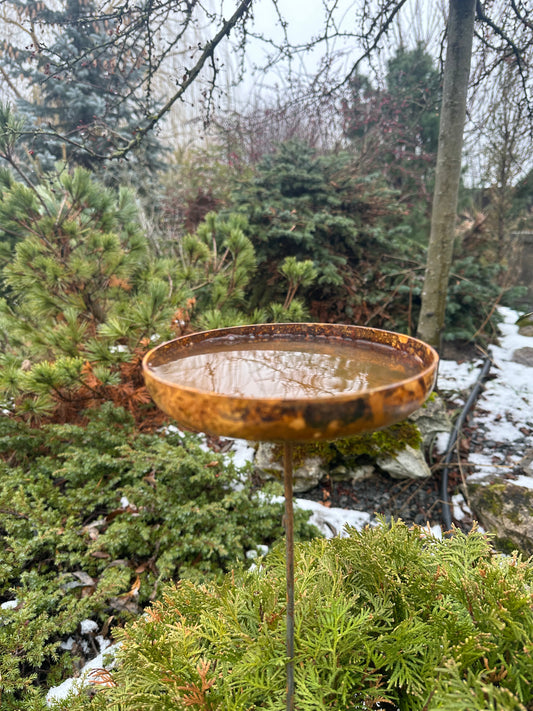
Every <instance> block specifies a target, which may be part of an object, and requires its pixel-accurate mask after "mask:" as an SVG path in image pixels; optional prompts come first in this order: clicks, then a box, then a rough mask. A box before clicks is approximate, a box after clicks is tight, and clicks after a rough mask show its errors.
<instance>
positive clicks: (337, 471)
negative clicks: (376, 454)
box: [329, 464, 376, 484]
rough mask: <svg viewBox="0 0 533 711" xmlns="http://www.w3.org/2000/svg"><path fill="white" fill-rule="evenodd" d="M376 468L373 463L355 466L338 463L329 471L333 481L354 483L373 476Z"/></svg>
mask: <svg viewBox="0 0 533 711" xmlns="http://www.w3.org/2000/svg"><path fill="white" fill-rule="evenodd" d="M375 471H376V468H375V467H374V465H373V464H360V465H358V466H356V467H355V468H354V467H352V466H350V467H347V466H345V465H344V464H339V466H338V467H335V468H334V469H332V470H331V471H330V473H329V475H330V477H331V479H332V480H333V481H350V482H351V483H352V484H354V483H355V482H356V481H364V480H365V479H370V477H372V476H374V474H375Z"/></svg>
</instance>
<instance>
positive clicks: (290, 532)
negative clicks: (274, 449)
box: [283, 442, 294, 711]
mask: <svg viewBox="0 0 533 711" xmlns="http://www.w3.org/2000/svg"><path fill="white" fill-rule="evenodd" d="M283 474H284V476H283V486H284V491H285V520H284V525H285V562H286V580H287V615H286V618H287V636H286V645H285V648H286V652H287V660H288V661H287V691H286V701H287V704H286V710H287V711H293V709H294V512H293V503H292V442H285V444H284V450H283Z"/></svg>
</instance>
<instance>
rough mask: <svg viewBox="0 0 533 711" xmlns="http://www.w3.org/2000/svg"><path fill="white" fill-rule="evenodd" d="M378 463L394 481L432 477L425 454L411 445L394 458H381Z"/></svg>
mask: <svg viewBox="0 0 533 711" xmlns="http://www.w3.org/2000/svg"><path fill="white" fill-rule="evenodd" d="M376 462H377V464H378V466H379V467H380V468H381V469H383V471H385V472H387V474H389V476H391V477H392V478H393V479H425V478H427V477H429V476H431V469H430V468H429V466H428V464H427V462H426V457H425V455H424V452H423V451H422V450H421V449H414V448H413V447H411V446H410V445H409V444H408V445H406V447H405V449H402V450H401V451H400V452H398V453H397V454H395V455H394V456H387V457H379V458H378V459H377V460H376Z"/></svg>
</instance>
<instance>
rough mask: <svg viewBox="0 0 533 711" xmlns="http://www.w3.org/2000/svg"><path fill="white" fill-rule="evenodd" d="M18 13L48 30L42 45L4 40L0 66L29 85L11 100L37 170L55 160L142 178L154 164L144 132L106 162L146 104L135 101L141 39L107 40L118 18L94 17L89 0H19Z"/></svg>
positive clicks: (111, 175) (151, 142)
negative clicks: (116, 159) (127, 151)
mask: <svg viewBox="0 0 533 711" xmlns="http://www.w3.org/2000/svg"><path fill="white" fill-rule="evenodd" d="M16 5H17V7H18V11H19V13H20V14H21V15H22V16H23V17H24V20H25V22H26V23H28V22H29V23H31V26H34V25H37V24H40V25H41V26H44V27H45V28H47V29H48V30H50V32H51V33H52V38H51V40H50V42H49V43H48V44H47V45H46V46H45V45H43V44H37V45H35V41H37V38H36V37H35V35H34V37H35V40H34V43H33V44H32V45H30V46H26V47H17V46H15V45H14V44H11V45H6V46H4V51H3V53H2V54H1V60H0V61H1V62H2V65H3V68H4V70H5V71H6V72H8V73H9V74H10V75H11V76H13V77H14V78H20V77H21V76H22V77H23V78H24V79H25V80H26V82H27V85H28V87H29V89H28V90H27V91H26V98H22V99H20V100H19V102H18V108H19V112H20V113H21V114H22V115H23V116H24V117H25V118H26V125H25V135H26V139H27V140H26V145H27V150H28V153H29V154H30V155H31V156H32V157H33V159H34V160H35V161H36V162H37V164H38V166H39V167H40V169H41V170H42V171H43V172H46V171H49V170H51V169H53V168H54V164H55V163H56V161H61V160H64V161H66V162H68V164H69V165H78V166H81V167H84V168H88V169H90V170H92V171H95V170H99V171H103V176H107V178H108V181H111V180H117V179H121V180H124V179H125V178H126V177H127V179H128V180H129V181H131V182H133V183H137V184H139V183H141V178H142V181H143V182H144V181H145V180H146V171H148V172H149V173H150V172H154V171H155V170H156V169H157V168H158V167H160V162H159V156H160V153H161V148H162V147H161V144H160V143H159V141H158V140H157V139H156V138H155V137H154V135H153V134H152V133H150V134H148V135H147V136H146V138H145V140H144V142H143V144H142V146H141V147H140V148H139V149H138V150H137V151H136V152H135V153H134V154H133V155H131V156H129V158H128V163H127V164H122V165H120V166H118V165H117V164H115V163H112V162H109V160H106V159H109V157H110V156H112V154H113V152H114V151H115V150H116V149H117V148H119V147H120V146H122V145H124V144H125V143H126V142H128V141H129V140H131V138H132V136H133V135H134V132H135V130H137V129H138V127H139V126H140V125H142V123H143V120H144V115H145V113H146V111H147V110H148V108H149V101H148V102H147V101H146V97H144V98H143V100H142V101H141V100H140V98H139V89H140V87H141V86H142V83H143V57H144V50H143V48H142V47H136V46H135V45H134V42H133V41H132V40H125V41H124V42H123V43H122V45H120V46H115V45H113V43H112V42H111V39H112V37H113V34H114V32H115V30H116V28H117V27H118V23H119V22H120V20H119V19H115V20H112V19H97V18H96V15H97V11H96V6H95V4H94V2H93V0H62V1H61V3H60V4H59V6H58V4H57V3H56V4H53V3H50V2H48V3H47V2H40V3H35V2H33V1H32V0H19V1H18V2H17V3H16Z"/></svg>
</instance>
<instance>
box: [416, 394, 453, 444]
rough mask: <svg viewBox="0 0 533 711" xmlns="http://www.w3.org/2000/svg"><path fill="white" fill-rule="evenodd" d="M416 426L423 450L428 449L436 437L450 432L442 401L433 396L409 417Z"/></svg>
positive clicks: (450, 427) (450, 425)
mask: <svg viewBox="0 0 533 711" xmlns="http://www.w3.org/2000/svg"><path fill="white" fill-rule="evenodd" d="M409 419H410V420H411V422H414V423H415V424H416V425H418V429H419V430H420V434H421V435H422V441H423V444H424V448H425V449H429V448H430V446H431V444H432V442H433V439H434V438H435V436H436V435H438V434H441V433H442V432H445V433H448V434H449V433H450V432H451V431H452V427H453V425H452V421H451V420H450V418H449V416H448V413H447V412H446V406H445V404H444V400H443V399H442V398H441V397H439V396H438V395H436V394H434V395H433V396H432V397H431V398H430V399H429V400H427V401H426V402H425V403H424V405H422V407H419V408H418V410H415V412H413V414H412V415H410V416H409Z"/></svg>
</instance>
